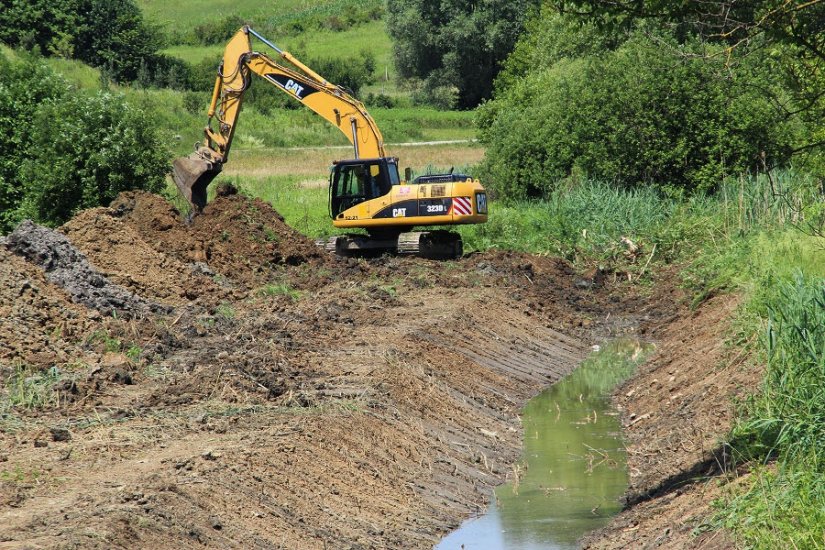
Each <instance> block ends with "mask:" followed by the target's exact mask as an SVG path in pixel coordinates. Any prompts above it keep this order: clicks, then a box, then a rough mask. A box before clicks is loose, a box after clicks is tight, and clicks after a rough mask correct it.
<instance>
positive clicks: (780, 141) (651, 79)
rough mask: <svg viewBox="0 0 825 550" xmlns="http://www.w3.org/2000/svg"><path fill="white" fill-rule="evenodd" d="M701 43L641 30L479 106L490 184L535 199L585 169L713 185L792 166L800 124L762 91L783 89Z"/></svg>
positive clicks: (619, 177) (673, 183) (618, 177)
mask: <svg viewBox="0 0 825 550" xmlns="http://www.w3.org/2000/svg"><path fill="white" fill-rule="evenodd" d="M564 36H565V35H564V34H563V33H562V34H560V39H564ZM704 47H706V46H704V45H702V44H700V43H688V44H686V45H683V46H679V45H678V44H677V42H676V41H675V40H674V39H672V38H668V37H667V36H664V35H659V36H651V35H650V34H649V33H641V32H639V33H636V34H634V35H632V37H631V39H630V40H628V41H626V42H625V43H623V44H621V45H620V46H618V47H617V48H616V49H614V50H612V51H611V50H608V51H602V52H598V53H591V54H588V55H584V56H581V57H578V58H575V59H571V58H568V57H566V56H554V55H550V58H551V59H554V60H555V61H554V62H551V63H550V64H549V66H547V67H545V68H543V69H542V70H539V71H533V72H531V73H529V74H527V75H526V76H524V77H522V78H519V79H515V80H514V81H513V83H512V84H510V86H509V87H507V88H506V89H505V91H503V92H502V93H501V94H500V97H499V98H498V99H496V100H495V101H492V102H490V103H488V104H486V105H485V106H484V108H483V109H482V110H481V113H480V122H481V125H482V128H483V130H482V134H481V137H482V140H483V141H485V142H486V143H487V145H488V151H487V157H486V159H485V167H486V170H487V172H488V174H489V177H490V179H491V182H492V183H493V186H494V187H495V188H496V189H497V190H498V191H499V192H500V193H502V194H503V195H504V196H507V197H516V198H523V197H535V196H543V195H546V194H548V193H549V192H550V191H551V190H552V189H553V188H554V186H555V185H556V183H557V182H558V181H559V180H560V179H562V178H566V177H568V176H571V175H573V176H576V175H584V176H589V177H593V178H597V179H601V180H603V181H612V182H615V183H618V184H621V185H635V184H640V183H649V184H657V185H660V186H663V187H669V188H679V189H686V190H711V189H713V188H714V187H715V186H716V185H717V184H719V183H720V182H721V180H722V179H723V178H724V176H725V175H727V174H731V173H738V172H741V171H744V170H748V169H755V168H761V166H762V163H763V162H765V163H768V164H782V163H785V162H787V160H788V158H789V157H790V154H791V151H792V145H793V143H794V140H795V139H796V133H795V130H796V128H795V126H794V124H793V123H789V122H786V121H785V120H784V118H783V117H782V115H781V114H780V113H779V112H777V111H776V110H775V109H774V108H773V105H772V104H771V99H770V95H769V94H766V93H765V92H766V91H770V92H771V93H772V94H773V95H774V96H776V97H781V96H782V93H783V92H782V88H781V86H779V85H778V84H777V83H776V82H774V81H773V80H772V79H771V77H770V74H769V73H768V74H764V71H760V70H759V69H758V67H754V68H752V69H749V70H747V71H746V70H745V68H744V67H743V68H742V70H741V71H740V72H738V73H737V74H736V75H734V76H733V77H731V76H729V75H728V74H727V73H726V72H725V67H724V63H723V61H722V59H719V60H718V61H717V62H716V63H710V62H707V61H706V60H703V59H701V56H700V55H699V53H700V52H701V51H703V48H704ZM678 49H681V51H682V53H683V54H685V55H675V54H673V53H671V52H672V51H674V50H678ZM688 54H693V55H688Z"/></svg>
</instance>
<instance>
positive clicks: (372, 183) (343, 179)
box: [329, 157, 401, 219]
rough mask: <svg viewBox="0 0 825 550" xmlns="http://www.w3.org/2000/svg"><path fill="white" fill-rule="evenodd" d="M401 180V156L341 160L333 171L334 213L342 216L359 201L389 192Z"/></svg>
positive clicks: (331, 202)
mask: <svg viewBox="0 0 825 550" xmlns="http://www.w3.org/2000/svg"><path fill="white" fill-rule="evenodd" d="M400 182H401V178H400V176H399V174H398V159H397V158H394V157H384V158H375V159H356V160H341V161H337V162H335V163H334V164H333V165H332V167H331V168H330V175H329V213H330V216H331V217H332V218H333V219H335V218H338V217H341V216H343V215H344V211H345V210H348V209H350V208H352V207H353V206H355V205H357V204H360V203H362V202H364V201H368V200H372V199H375V198H378V197H382V196H384V195H386V194H388V193H389V192H390V191H391V190H392V186H393V185H398V184H399V183H400Z"/></svg>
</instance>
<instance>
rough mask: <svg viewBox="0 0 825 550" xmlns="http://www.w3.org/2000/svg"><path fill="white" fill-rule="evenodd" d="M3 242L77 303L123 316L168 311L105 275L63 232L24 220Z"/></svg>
mask: <svg viewBox="0 0 825 550" xmlns="http://www.w3.org/2000/svg"><path fill="white" fill-rule="evenodd" d="M6 246H7V247H8V248H9V250H11V251H12V252H14V253H15V254H17V255H19V256H22V257H24V258H26V259H27V260H28V261H30V262H31V263H33V264H34V265H36V266H39V267H40V268H41V269H43V270H44V271H45V272H46V279H48V280H49V281H50V282H52V283H54V284H56V285H58V286H60V287H62V288H64V289H65V290H66V292H67V293H68V294H69V295H70V296H71V297H72V299H73V300H74V301H75V302H77V303H80V304H83V305H85V306H87V307H90V308H92V309H96V310H98V311H100V312H103V313H106V314H118V315H119V316H122V317H134V316H139V315H143V314H145V313H148V312H152V313H168V312H169V309H168V308H166V307H164V306H161V305H159V304H155V303H152V302H148V301H146V300H144V299H143V298H141V297H140V296H137V295H135V294H134V293H132V292H129V291H128V290H126V289H125V288H123V287H121V286H119V285H116V284H114V283H112V282H111V281H109V280H108V279H106V277H104V276H103V275H101V274H100V273H99V272H98V271H97V270H96V269H95V268H93V267H92V266H91V265H90V264H89V261H88V260H87V259H86V257H85V256H84V255H83V253H81V252H80V251H79V250H77V249H76V248H75V247H74V246H73V245H72V243H71V242H70V241H69V239H67V238H66V236H65V235H63V234H62V233H59V232H57V231H54V230H52V229H48V228H45V227H42V226H39V225H37V224H35V223H33V222H31V221H29V220H26V221H24V222H23V223H21V224H20V225H19V226H18V227H17V229H15V230H14V231H13V232H12V233H11V234H9V236H8V237H7V238H6Z"/></svg>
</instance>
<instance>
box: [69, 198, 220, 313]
mask: <svg viewBox="0 0 825 550" xmlns="http://www.w3.org/2000/svg"><path fill="white" fill-rule="evenodd" d="M60 230H61V231H62V232H63V233H65V234H66V235H67V236H68V237H69V239H70V240H71V241H72V244H74V245H75V246H76V247H77V248H78V249H80V251H81V252H83V254H85V255H86V257H87V258H89V260H90V261H91V262H92V263H93V264H94V265H95V267H97V268H98V269H99V270H100V271H101V272H102V273H103V274H104V275H105V276H106V277H107V278H109V279H111V280H112V281H113V282H115V283H117V284H119V285H121V286H123V287H125V288H127V289H129V290H131V291H133V292H135V293H137V294H138V295H140V296H143V297H144V298H148V299H152V300H156V301H159V302H163V303H165V304H170V305H183V304H185V303H187V301H190V300H196V299H198V298H199V297H200V296H205V297H208V298H209V299H210V300H214V301H220V300H224V299H227V297H228V292H227V291H226V290H224V289H222V288H221V287H220V286H218V285H217V284H216V283H215V282H214V281H213V280H212V275H214V274H212V273H210V272H209V269H208V268H206V267H205V266H203V265H202V264H200V265H199V264H196V263H188V264H187V263H184V262H182V261H180V260H179V259H178V258H176V257H174V256H171V255H169V254H164V253H162V252H159V251H157V250H155V249H154V248H152V246H150V245H149V243H147V242H145V241H144V240H143V238H142V236H141V235H140V234H139V233H138V232H137V231H135V229H134V228H133V227H132V226H130V225H128V224H126V223H124V222H123V221H122V220H121V219H119V218H117V217H115V215H114V211H113V210H111V209H109V208H92V209H89V210H85V211H83V212H81V213H80V214H78V215H77V216H75V217H74V218H72V220H71V221H70V222H68V223H67V224H65V225H64V226H62V227H61V228H60Z"/></svg>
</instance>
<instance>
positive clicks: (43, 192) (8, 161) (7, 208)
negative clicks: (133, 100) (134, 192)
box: [0, 59, 169, 232]
mask: <svg viewBox="0 0 825 550" xmlns="http://www.w3.org/2000/svg"><path fill="white" fill-rule="evenodd" d="M0 123H2V124H4V127H5V128H6V129H7V132H8V134H7V140H6V149H5V151H4V155H3V158H2V159H0V232H7V231H9V230H10V229H12V228H13V227H14V225H16V223H17V222H19V221H20V220H21V219H22V218H24V217H29V218H32V219H34V220H35V221H37V222H39V223H43V224H46V225H57V224H60V223H62V222H64V221H66V220H67V219H68V218H69V217H71V215H72V214H73V213H74V212H76V211H77V210H80V209H82V208H88V207H92V206H100V205H106V204H108V203H109V202H110V201H111V200H112V199H114V198H115V196H116V195H117V194H118V193H119V192H121V191H125V190H128V189H147V190H150V191H159V190H161V189H162V188H163V187H164V185H165V183H164V181H165V174H166V172H167V171H168V158H169V154H168V152H167V151H166V148H165V146H164V145H163V142H162V140H161V138H160V135H159V132H158V130H157V124H156V123H155V122H154V120H153V118H152V117H150V116H149V115H148V114H147V113H146V112H145V111H143V110H141V109H137V108H134V107H133V106H130V105H129V104H127V103H126V101H125V100H124V99H123V97H121V96H118V95H112V94H109V93H103V92H101V93H98V94H97V95H93V96H88V95H85V94H78V93H77V92H76V91H75V90H72V89H71V88H70V87H69V86H68V85H67V84H66V83H65V82H64V81H63V80H62V79H61V78H59V77H58V76H57V75H56V74H54V72H53V71H51V70H50V69H49V68H48V67H46V66H45V65H44V64H43V63H42V62H41V61H38V60H37V59H28V60H25V61H21V62H13V63H10V62H7V61H5V60H4V59H3V60H2V61H0Z"/></svg>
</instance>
